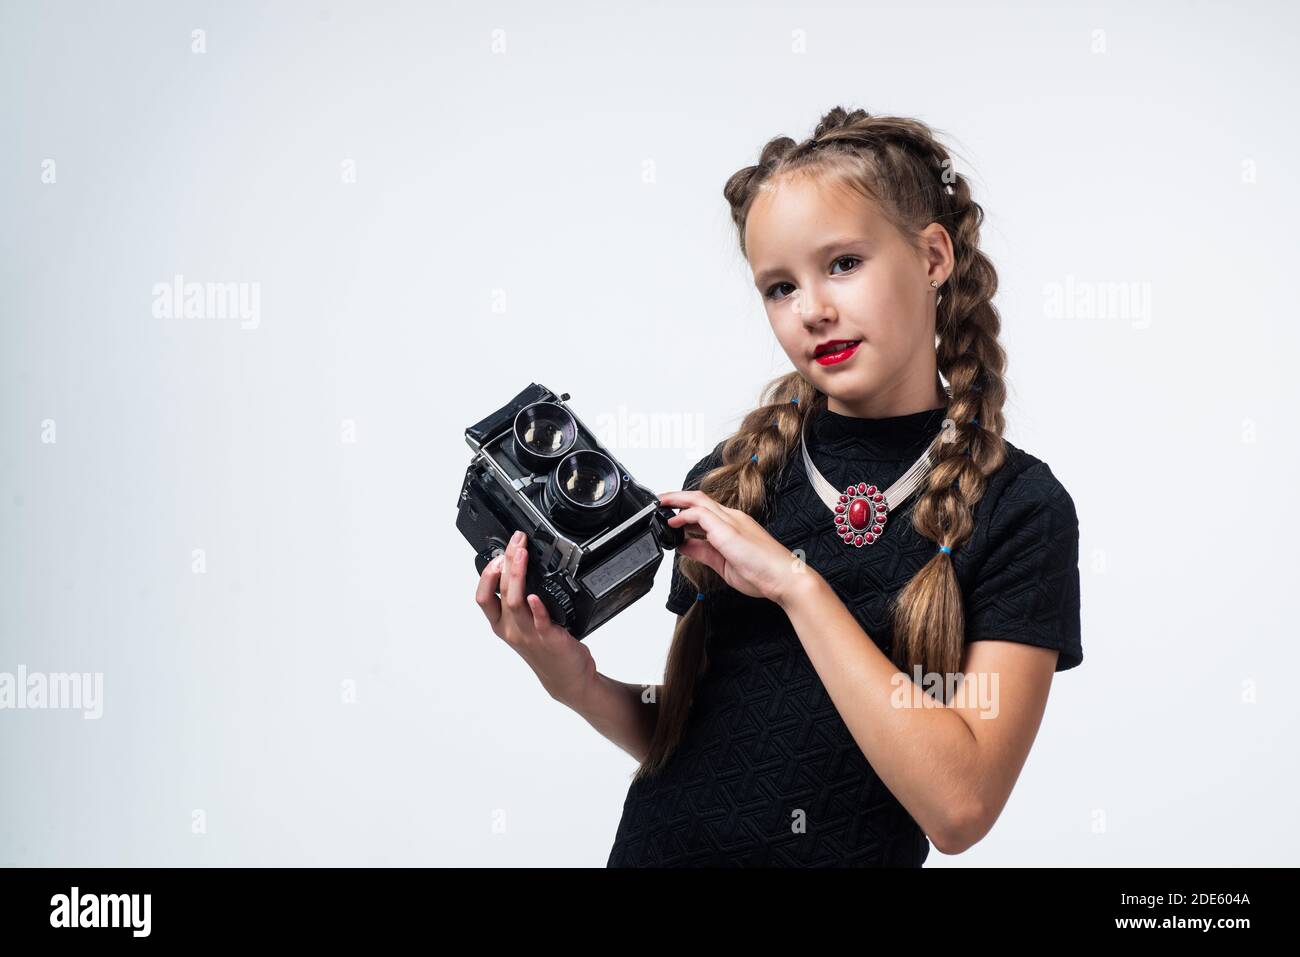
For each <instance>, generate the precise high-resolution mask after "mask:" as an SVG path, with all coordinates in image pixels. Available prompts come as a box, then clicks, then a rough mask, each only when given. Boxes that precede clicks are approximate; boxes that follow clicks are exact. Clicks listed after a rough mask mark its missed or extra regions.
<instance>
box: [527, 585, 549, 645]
mask: <svg viewBox="0 0 1300 957" xmlns="http://www.w3.org/2000/svg"><path fill="white" fill-rule="evenodd" d="M528 609H529V610H530V611H531V612H532V613H533V627H534V628H535V629H537V633H538V634H539V635H541V636H542V637H543V638H550V637H551V633H552V630H553V629H554V628H555V622H553V621H551V613H550V612H549V611H547V610H546V603H545V602H543V601H542V600H541V598H539V597H538V596H537V595H529V596H528Z"/></svg>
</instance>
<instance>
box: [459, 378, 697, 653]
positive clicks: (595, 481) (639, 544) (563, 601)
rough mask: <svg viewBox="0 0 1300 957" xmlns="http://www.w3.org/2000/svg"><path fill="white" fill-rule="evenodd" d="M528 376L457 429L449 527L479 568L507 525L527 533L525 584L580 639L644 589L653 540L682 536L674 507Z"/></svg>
mask: <svg viewBox="0 0 1300 957" xmlns="http://www.w3.org/2000/svg"><path fill="white" fill-rule="evenodd" d="M568 399H569V394H568V393H567V392H566V393H564V394H563V395H556V394H555V393H554V392H552V391H551V390H550V389H547V388H546V387H544V386H541V385H538V384H537V383H535V382H534V383H532V384H530V385H529V386H528V388H526V389H524V390H522V391H521V392H520V393H519V394H518V395H516V396H515V397H514V398H513V399H511V400H510V401H509V402H507V403H506V404H505V405H503V406H502V407H501V408H499V409H497V410H496V411H495V412H493V413H492V414H491V415H488V416H486V417H484V418H483V419H481V420H479V421H478V422H477V423H475V424H474V425H472V426H470V427H469V428H467V429H466V430H465V441H466V443H467V444H468V445H469V447H470V448H471V449H472V450H473V453H474V454H473V457H472V458H471V459H470V463H469V467H468V468H467V469H466V470H465V480H464V483H463V484H462V485H461V490H460V497H459V499H458V501H457V509H458V512H457V516H456V527H457V528H458V529H460V531H461V534H462V535H464V536H465V539H466V540H467V541H468V542H469V543H470V545H472V546H473V548H474V552H475V555H474V565H475V567H476V568H477V569H478V573H479V574H480V575H482V574H483V570H484V569H485V568H486V567H487V564H488V562H490V561H491V560H492V559H493V558H495V557H496V556H497V555H498V554H500V553H501V552H503V551H504V550H505V547H506V545H507V544H508V543H509V540H510V536H511V535H512V534H514V532H515V530H516V529H519V530H522V531H523V532H524V533H525V534H526V535H527V536H528V544H527V548H528V568H527V572H526V577H525V588H526V589H527V591H526V594H534V593H535V594H537V595H538V596H539V597H540V598H541V599H542V602H543V603H544V604H545V605H546V609H547V611H548V612H550V615H551V620H552V621H554V622H555V623H556V624H557V625H560V626H561V627H563V628H566V629H567V630H568V631H569V633H570V634H571V635H573V637H574V638H577V639H579V640H582V639H583V638H585V637H586V636H587V635H589V634H591V633H592V632H593V631H595V630H596V629H597V628H599V627H600V626H601V625H602V624H604V623H605V622H607V621H609V620H610V619H611V618H613V617H614V616H615V615H616V614H618V613H619V612H620V611H622V610H623V609H624V608H626V607H628V606H629V605H631V604H632V603H633V602H634V601H636V600H637V599H638V598H640V597H641V596H643V595H645V594H646V593H648V592H649V591H650V588H651V586H652V585H653V584H654V576H655V572H656V571H657V570H658V568H659V564H660V562H661V561H662V560H663V550H664V549H666V548H671V549H675V548H677V547H678V546H679V545H680V544H681V543H682V540H683V532H682V530H681V529H680V528H672V527H670V526H669V525H668V524H667V521H668V519H669V518H671V517H672V516H673V514H674V512H673V510H672V509H671V508H668V507H667V506H664V505H660V504H659V500H658V499H657V498H656V497H655V496H654V494H653V493H652V492H651V491H650V490H649V489H647V488H645V487H644V486H642V485H640V484H638V483H637V482H636V481H634V480H633V479H632V477H631V474H630V473H629V472H628V471H627V470H626V469H625V468H623V466H622V464H621V463H620V462H619V461H618V459H616V458H615V457H614V456H613V455H611V454H610V453H609V451H608V450H607V449H605V448H604V447H602V446H601V444H600V443H599V441H597V439H596V436H595V435H594V433H592V432H591V431H590V430H589V429H588V428H587V427H586V426H585V425H583V423H582V420H581V419H579V418H578V416H577V415H576V414H574V412H573V410H572V409H570V408H569V407H568V405H567V404H566V403H567V402H568Z"/></svg>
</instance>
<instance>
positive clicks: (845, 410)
mask: <svg viewBox="0 0 1300 957" xmlns="http://www.w3.org/2000/svg"><path fill="white" fill-rule="evenodd" d="M947 405H948V395H947V393H946V392H944V390H943V384H942V382H941V381H940V380H939V377H938V375H937V374H936V375H935V381H934V384H933V386H932V387H931V388H929V389H926V388H920V389H917V388H911V389H899V390H894V391H890V390H882V391H881V392H878V393H875V394H873V395H868V396H861V397H857V398H852V399H840V398H836V397H835V396H833V395H830V394H829V393H828V394H827V396H826V408H827V409H829V410H830V411H832V412H834V413H836V414H838V415H847V416H852V417H853V418H858V419H885V418H890V417H892V416H898V415H912V414H914V413H917V412H928V411H930V410H931V409H940V408H946V407H947Z"/></svg>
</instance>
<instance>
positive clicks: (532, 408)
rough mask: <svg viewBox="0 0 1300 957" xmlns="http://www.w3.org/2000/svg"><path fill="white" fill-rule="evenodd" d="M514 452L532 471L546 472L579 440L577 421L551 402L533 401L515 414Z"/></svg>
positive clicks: (565, 410)
mask: <svg viewBox="0 0 1300 957" xmlns="http://www.w3.org/2000/svg"><path fill="white" fill-rule="evenodd" d="M514 435H515V454H516V455H517V456H518V457H519V461H520V462H522V463H523V464H524V465H525V466H527V467H528V468H530V469H532V470H533V471H534V472H549V471H550V470H551V469H553V468H554V467H555V465H556V463H557V462H559V460H560V459H561V458H563V457H564V455H565V454H566V453H568V451H569V450H570V449H572V448H573V446H574V443H576V442H577V441H578V424H577V423H576V422H574V421H573V416H571V415H570V414H569V411H568V410H567V409H565V408H564V407H562V406H559V405H556V404H555V403H554V402H534V403H533V404H532V405H526V406H524V407H523V408H522V409H520V410H519V413H518V414H517V415H516V416H515V426H514Z"/></svg>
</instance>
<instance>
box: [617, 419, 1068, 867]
mask: <svg viewBox="0 0 1300 957" xmlns="http://www.w3.org/2000/svg"><path fill="white" fill-rule="evenodd" d="M813 414H814V415H815V416H816V418H815V419H814V420H813V421H812V422H810V423H809V428H808V451H809V455H810V456H811V457H812V460H813V463H814V464H815V465H816V466H817V468H818V469H819V470H820V471H821V473H822V474H823V475H824V476H825V477H826V479H827V480H828V481H829V482H830V484H831V485H832V486H834V487H836V488H844V487H846V486H847V485H848V484H849V483H850V482H858V481H865V482H868V483H871V484H874V485H878V486H880V487H881V488H887V487H888V486H889V485H890V484H892V483H893V482H894V481H895V480H896V479H898V478H899V477H900V476H901V475H902V473H903V472H904V471H905V470H906V469H907V468H908V466H910V465H911V464H912V463H913V462H914V461H915V460H916V458H917V457H918V456H919V455H920V454H921V452H922V450H924V448H925V447H926V445H927V444H928V443H929V442H930V440H931V439H933V438H934V436H935V435H936V434H937V433H938V432H939V430H940V428H941V425H942V422H943V419H944V415H945V410H944V409H942V408H940V409H933V410H930V411H925V412H917V413H912V414H910V415H901V416H893V417H889V418H882V419H863V418H857V417H853V416H847V415H841V414H838V413H835V412H832V411H830V410H828V409H822V410H821V411H820V412H815V413H813ZM721 448H722V446H721V443H719V445H718V446H717V447H715V448H714V450H713V451H712V452H711V453H710V454H709V455H707V456H705V458H704V459H702V460H701V461H700V462H698V463H697V464H696V465H695V466H694V467H693V468H692V469H691V470H690V471H689V472H688V473H687V477H686V481H685V482H684V483H683V485H682V487H683V488H691V487H693V486H694V484H695V483H696V482H697V481H698V479H699V478H700V477H701V476H702V475H703V474H704V473H705V472H706V471H708V470H709V469H711V468H713V467H715V466H716V465H717V464H719V463H720V461H721V458H720V454H721ZM769 481H770V482H772V483H773V484H772V487H771V491H773V492H774V494H771V495H770V496H769V500H770V502H771V513H770V515H769V516H768V518H767V520H766V521H765V522H764V527H765V528H766V529H767V531H768V532H769V534H771V535H772V536H773V537H774V538H775V539H777V540H778V541H780V542H781V543H782V544H783V545H785V546H786V547H787V548H790V549H791V550H796V549H803V553H804V556H805V560H806V561H807V563H808V564H809V565H810V566H811V567H812V568H814V569H816V570H817V572H819V573H820V574H821V575H822V577H823V578H825V579H826V581H827V582H828V583H829V584H830V586H831V587H832V588H833V589H834V591H835V593H836V594H837V595H838V596H839V597H840V599H841V600H842V601H843V602H844V604H845V606H846V607H847V608H848V609H849V611H850V612H851V613H852V614H853V615H854V617H855V618H856V619H857V621H858V622H859V624H861V625H862V627H863V629H864V630H865V631H866V633H867V634H868V635H870V636H871V637H872V639H873V640H874V641H875V642H876V644H877V645H878V646H879V647H880V648H881V650H882V651H884V652H885V653H886V654H889V652H890V642H891V638H892V631H891V628H890V625H889V620H888V617H887V611H888V601H889V599H891V598H892V597H893V596H895V595H896V594H897V593H898V592H899V591H900V590H901V589H902V588H903V586H904V585H906V584H907V582H908V581H909V580H910V579H911V578H912V576H913V575H914V574H915V573H916V572H917V570H919V569H920V568H921V566H922V565H923V564H925V562H927V561H929V559H930V557H931V556H932V555H933V554H934V551H935V548H936V545H935V543H934V542H933V541H931V540H929V539H926V538H923V537H921V536H920V535H919V534H917V533H916V531H915V530H914V529H913V528H912V527H911V511H910V508H911V505H912V504H914V503H915V501H916V496H915V495H914V496H912V497H911V498H909V499H908V500H907V502H905V503H904V504H903V506H901V507H900V508H899V509H898V511H897V512H891V513H890V515H889V518H890V521H889V522H888V523H887V525H886V528H885V532H884V534H883V535H882V536H881V537H880V539H879V540H877V541H876V542H875V543H874V544H872V545H869V546H864V547H862V548H854V547H850V546H847V545H845V544H844V543H843V542H842V541H840V539H839V537H838V536H837V535H835V533H834V531H833V529H832V528H831V524H832V519H831V513H830V510H829V509H827V508H826V506H825V505H824V504H823V503H822V501H821V500H820V499H819V498H818V497H817V494H816V492H815V491H814V490H813V488H812V486H811V484H810V483H809V481H808V477H807V475H805V473H804V469H803V461H802V458H801V456H800V455H799V454H798V451H797V449H796V452H795V454H794V455H792V456H791V458H790V460H789V461H788V462H787V463H786V465H785V466H784V468H783V469H781V470H779V474H777V475H775V476H773V477H772V478H770V479H769ZM1078 555H1079V528H1078V518H1077V516H1076V513H1075V508H1074V502H1073V500H1072V499H1071V497H1070V495H1069V493H1068V492H1067V491H1066V490H1065V488H1064V486H1062V485H1061V483H1060V482H1059V481H1058V480H1057V478H1056V477H1055V476H1054V475H1053V474H1052V472H1051V470H1050V469H1049V468H1048V466H1047V464H1046V463H1045V462H1042V461H1040V460H1039V459H1036V458H1034V457H1033V456H1032V455H1030V454H1028V453H1027V452H1024V451H1022V450H1020V449H1018V448H1016V447H1015V446H1013V445H1011V444H1010V443H1007V461H1006V463H1005V464H1004V465H1003V467H1002V468H1001V469H1000V470H998V472H997V473H995V474H994V475H992V476H990V478H989V484H988V489H987V491H986V492H985V494H984V497H983V498H982V499H981V500H980V503H979V505H978V506H977V507H976V511H975V532H974V534H973V535H972V536H971V538H969V539H968V540H967V541H966V542H965V543H964V544H962V545H960V546H958V547H957V548H955V549H953V553H952V559H953V562H954V567H955V569H956V573H957V578H958V581H959V582H960V585H961V590H962V596H963V603H964V607H965V611H966V639H967V641H979V640H980V639H985V638H989V639H999V640H1006V641H1019V642H1026V643H1028V644H1031V645H1038V646H1041V647H1045V648H1055V649H1057V650H1058V651H1059V652H1060V654H1059V656H1058V657H1057V663H1056V670H1057V671H1064V670H1065V669H1067V668H1073V667H1074V666H1075V665H1078V664H1079V663H1081V662H1082V661H1083V650H1082V646H1081V641H1080V627H1079V567H1078ZM695 600H696V596H695V593H694V589H693V588H691V586H690V583H689V582H687V581H686V579H685V578H684V577H683V576H682V574H681V572H680V571H679V569H678V567H677V565H676V558H674V565H673V573H672V592H671V596H670V598H669V600H668V605H667V607H668V609H669V610H670V611H672V612H674V613H675V614H683V613H685V611H686V610H687V609H688V608H690V606H691V603H692V602H694V601H695ZM704 611H705V613H706V615H707V621H708V643H707V652H708V664H707V668H706V670H705V673H704V674H703V675H702V676H701V677H700V679H699V684H698V686H697V689H696V693H695V702H694V705H693V706H692V709H691V712H690V716H689V719H688V723H687V726H686V730H685V733H684V735H683V738H682V741H681V742H680V743H679V745H678V746H677V749H676V750H675V751H674V752H673V753H672V754H671V755H670V756H669V759H668V761H667V763H666V764H665V765H664V767H663V768H661V769H660V771H659V772H658V773H657V774H656V775H654V776H652V777H651V778H649V779H647V780H641V781H635V780H634V781H633V782H632V784H631V786H630V787H629V789H628V792H627V799H626V800H625V802H624V804H623V816H622V819H621V820H620V821H619V825H618V832H617V834H616V835H615V838H614V845H613V848H612V849H611V851H610V854H609V860H608V862H607V866H610V867H627V866H708V867H720V866H739V867H787V866H799V867H808V866H822V867H826V866H830V867H882V866H902V867H919V866H920V865H921V864H922V862H924V861H925V859H926V856H927V855H928V854H929V850H930V843H929V841H928V840H927V838H926V836H925V834H924V833H923V832H922V831H921V829H920V827H919V826H918V825H917V823H916V822H915V821H914V820H913V819H912V817H911V815H910V814H908V813H907V811H906V810H905V809H904V808H903V806H902V805H901V804H899V802H898V800H897V799H896V798H895V797H894V795H893V794H892V793H891V792H890V791H889V790H888V788H886V787H885V785H884V783H883V782H882V781H881V780H880V778H879V777H878V776H877V774H876V772H875V770H874V769H873V768H872V767H871V765H870V764H869V763H868V762H867V760H866V757H865V756H864V755H863V753H862V750H861V749H860V748H859V747H858V745H857V743H856V742H855V741H854V740H853V737H852V735H851V734H850V733H849V730H848V727H847V726H846V725H845V723H844V720H843V719H842V718H841V717H840V715H839V712H837V711H836V710H835V706H834V705H833V703H832V702H831V699H830V696H829V695H828V694H827V692H826V688H825V686H824V685H823V684H822V682H821V679H820V678H819V677H818V675H817V672H816V671H815V670H814V668H813V666H812V663H811V662H810V661H809V660H808V656H807V654H806V652H805V651H804V648H803V645H802V644H801V643H800V641H799V637H798V635H797V634H796V633H795V630H794V628H793V626H792V625H791V624H790V619H789V618H788V617H786V615H785V613H784V612H783V611H782V610H781V608H780V606H778V605H776V604H775V603H774V602H771V601H768V600H767V599H759V598H750V597H749V596H747V595H742V594H741V593H740V592H737V591H735V590H734V589H724V590H723V591H722V592H721V593H718V594H715V595H713V596H711V597H710V598H709V599H707V600H706V604H705V606H704ZM796 821H799V822H800V824H801V827H795V826H793V824H794V823H795V822H796Z"/></svg>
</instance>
